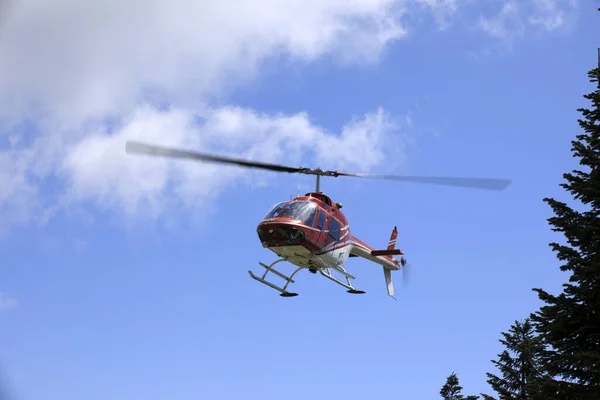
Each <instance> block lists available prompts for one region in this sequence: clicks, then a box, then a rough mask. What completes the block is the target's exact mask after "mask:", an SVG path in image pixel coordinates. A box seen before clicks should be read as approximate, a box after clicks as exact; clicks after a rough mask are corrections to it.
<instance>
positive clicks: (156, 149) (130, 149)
mask: <svg viewBox="0 0 600 400" xmlns="http://www.w3.org/2000/svg"><path fill="white" fill-rule="evenodd" d="M125 151H126V152H127V153H131V154H143V155H147V156H157V157H167V158H180V159H188V160H196V161H209V162H216V163H221V164H233V165H239V166H242V167H249V168H259V169H266V170H270V171H278V172H302V168H294V167H287V166H285V165H277V164H267V163H261V162H255V161H247V160H240V159H237V158H229V157H223V156H217V155H212V154H207V153H199V152H196V151H188V150H179V149H173V148H168V147H163V146H155V145H151V144H145V143H141V142H136V141H128V142H127V143H126V144H125Z"/></svg>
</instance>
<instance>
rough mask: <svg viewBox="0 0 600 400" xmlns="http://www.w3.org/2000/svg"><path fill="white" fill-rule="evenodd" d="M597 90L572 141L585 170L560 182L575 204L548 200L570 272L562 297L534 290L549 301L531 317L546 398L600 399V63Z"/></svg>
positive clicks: (592, 75)
mask: <svg viewBox="0 0 600 400" xmlns="http://www.w3.org/2000/svg"><path fill="white" fill-rule="evenodd" d="M588 76H589V78H590V81H591V82H592V83H594V84H595V86H596V89H595V90H594V91H593V92H592V93H590V94H587V95H585V96H584V97H585V99H587V100H589V101H590V102H591V108H590V109H587V108H580V109H578V111H579V112H581V114H582V118H581V119H580V120H579V121H578V122H579V125H580V126H581V128H582V130H583V133H581V134H579V135H577V137H576V140H574V141H573V142H572V152H573V156H574V157H575V158H577V159H578V160H579V164H580V165H581V166H582V168H581V169H582V170H575V171H573V172H572V173H568V174H565V175H564V179H565V180H566V182H565V183H563V184H561V186H562V187H563V188H564V189H566V190H567V191H568V192H569V193H570V194H571V195H572V197H573V198H574V199H575V200H577V201H578V203H579V204H578V205H577V209H575V208H572V207H570V206H568V205H567V204H566V203H563V202H560V201H557V200H555V199H550V198H546V199H544V201H545V202H547V203H548V204H549V205H550V206H551V207H552V209H553V211H554V214H555V216H554V217H552V218H549V219H548V221H549V223H550V224H551V225H552V226H553V230H554V231H556V232H562V234H563V235H564V237H565V239H566V243H564V244H559V243H551V246H552V248H553V250H554V251H555V252H556V253H557V257H558V259H559V260H560V261H561V262H563V264H562V265H561V267H560V269H561V270H562V271H569V272H570V273H571V275H570V278H569V282H568V283H565V284H564V285H563V290H562V293H560V294H559V295H558V296H555V295H552V294H550V293H547V292H546V291H544V290H542V289H533V290H534V291H536V292H537V293H538V296H539V298H540V299H541V300H542V301H543V302H544V303H545V305H544V306H543V307H541V308H540V310H539V311H537V312H536V313H535V314H533V315H532V320H533V322H534V324H535V327H536V330H537V331H538V332H539V334H540V335H541V337H542V339H543V340H544V343H545V344H546V345H547V351H545V352H544V366H545V369H547V371H548V373H549V375H550V378H549V379H547V380H545V381H543V382H542V383H541V384H540V385H539V389H540V390H541V391H542V393H543V395H542V398H545V399H577V400H586V399H590V400H591V399H595V400H597V399H600V82H599V77H600V68H595V69H593V70H591V71H590V72H589V73H588Z"/></svg>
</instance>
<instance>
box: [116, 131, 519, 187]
mask: <svg viewBox="0 0 600 400" xmlns="http://www.w3.org/2000/svg"><path fill="white" fill-rule="evenodd" d="M125 151H126V152H127V153H130V154H143V155H148V156H157V157H167V158H178V159H188V160H195V161H208V162H215V163H220V164H231V165H238V166H241V167H249V168H258V169H264V170H269V171H277V172H289V173H300V174H306V175H317V176H330V177H334V178H337V177H338V176H349V177H355V178H374V179H387V180H395V181H404V182H415V183H429V184H434V185H445V186H460V187H469V188H476V189H488V190H503V189H505V188H506V187H507V186H508V185H509V184H510V182H511V181H510V180H508V179H490V178H454V177H427V176H423V177H421V176H401V175H371V174H349V173H346V172H338V171H324V170H322V169H320V168H315V169H313V168H297V167H288V166H286V165H279V164H268V163H263V162H257V161H248V160H242V159H239V158H230V157H224V156H218V155H214V154H208V153H200V152H196V151H189V150H180V149H174V148H169V147H164V146H156V145H151V144H145V143H142V142H137V141H128V142H127V144H126V145H125ZM317 182H318V180H317Z"/></svg>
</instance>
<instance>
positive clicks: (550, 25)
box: [479, 0, 578, 44]
mask: <svg viewBox="0 0 600 400" xmlns="http://www.w3.org/2000/svg"><path fill="white" fill-rule="evenodd" d="M577 9H578V2H577V0H523V1H521V0H506V1H504V2H503V3H502V7H501V9H500V11H499V12H498V13H497V14H496V15H495V16H493V17H483V16H480V18H479V27H480V28H481V29H482V30H483V31H484V32H486V33H488V34H489V35H490V36H493V37H495V38H498V39H502V40H505V41H507V42H509V44H510V42H512V41H514V39H516V38H518V37H523V36H524V35H525V34H537V33H539V29H541V30H542V32H544V33H545V32H552V31H557V30H560V29H568V28H569V27H570V26H571V24H572V22H573V20H574V17H575V12H576V11H577Z"/></svg>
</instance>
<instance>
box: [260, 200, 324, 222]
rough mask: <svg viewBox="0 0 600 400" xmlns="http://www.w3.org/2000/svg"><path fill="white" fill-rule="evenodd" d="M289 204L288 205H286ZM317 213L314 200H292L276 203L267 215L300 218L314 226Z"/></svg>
mask: <svg viewBox="0 0 600 400" xmlns="http://www.w3.org/2000/svg"><path fill="white" fill-rule="evenodd" d="M286 204H287V205H286ZM316 215H317V205H316V204H315V203H313V202H312V201H290V202H289V203H286V202H282V203H278V204H276V205H274V206H273V207H272V208H271V210H270V211H269V212H268V213H267V215H266V216H265V219H267V218H275V217H289V218H294V219H297V220H300V221H301V222H302V223H304V224H306V225H308V226H312V225H313V223H314V222H315V216H316Z"/></svg>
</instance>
